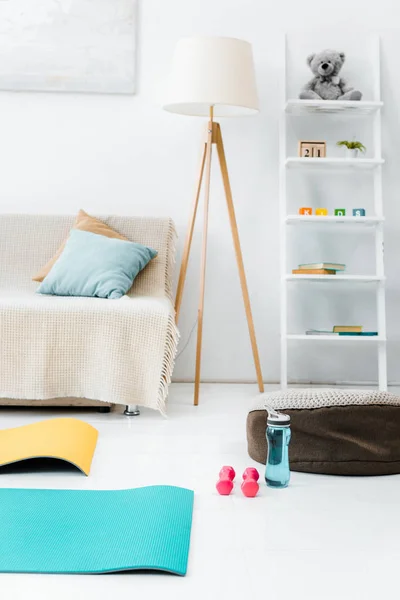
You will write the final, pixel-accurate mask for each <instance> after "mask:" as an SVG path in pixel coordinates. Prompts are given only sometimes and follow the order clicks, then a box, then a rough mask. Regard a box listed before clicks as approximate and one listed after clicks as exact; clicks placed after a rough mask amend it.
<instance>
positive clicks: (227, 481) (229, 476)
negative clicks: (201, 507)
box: [215, 466, 236, 496]
mask: <svg viewBox="0 0 400 600" xmlns="http://www.w3.org/2000/svg"><path fill="white" fill-rule="evenodd" d="M235 476H236V473H235V469H234V468H233V467H229V466H224V467H222V469H221V470H220V472H219V480H218V481H217V485H216V486H215V487H216V488H217V491H218V493H219V494H221V496H229V494H230V493H231V491H232V489H233V483H232V482H233V480H234V479H235Z"/></svg>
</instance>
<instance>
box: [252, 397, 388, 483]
mask: <svg viewBox="0 0 400 600" xmlns="http://www.w3.org/2000/svg"><path fill="white" fill-rule="evenodd" d="M265 404H269V405H270V406H271V407H273V408H276V409H277V410H281V411H283V412H285V413H286V414H288V415H290V417H291V429H292V439H291V442H290V446H289V459H290V469H291V470H292V471H303V472H307V473H326V474H330V475H390V474H394V473H400V396H396V395H394V394H391V393H389V392H374V391H364V390H362V391H361V390H343V389H338V390H335V389H314V390H310V389H292V390H286V391H279V392H272V393H269V394H265V395H263V396H262V397H261V399H260V400H258V401H257V403H256V404H255V405H254V407H253V408H252V409H251V410H250V412H249V415H248V417H247V443H248V452H249V455H250V456H251V458H253V459H254V460H256V461H257V462H260V463H264V464H265V462H266V459H267V441H266V437H265V430H266V427H267V412H266V410H265Z"/></svg>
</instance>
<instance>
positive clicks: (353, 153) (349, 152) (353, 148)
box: [336, 140, 366, 158]
mask: <svg viewBox="0 0 400 600" xmlns="http://www.w3.org/2000/svg"><path fill="white" fill-rule="evenodd" d="M336 146H340V147H342V146H344V147H345V148H346V158H357V156H358V153H359V152H365V151H366V147H365V146H364V144H362V143H361V142H356V141H353V142H348V141H347V140H342V141H340V142H336Z"/></svg>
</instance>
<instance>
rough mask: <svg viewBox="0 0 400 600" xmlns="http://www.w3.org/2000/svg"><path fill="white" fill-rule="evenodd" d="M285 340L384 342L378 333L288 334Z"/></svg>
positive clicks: (384, 339) (383, 338)
mask: <svg viewBox="0 0 400 600" xmlns="http://www.w3.org/2000/svg"><path fill="white" fill-rule="evenodd" d="M286 339H287V340H305V341H307V342H312V341H318V342H346V343H347V342H362V343H368V342H369V343H372V342H386V338H385V337H383V336H380V335H306V334H288V335H287V336H286Z"/></svg>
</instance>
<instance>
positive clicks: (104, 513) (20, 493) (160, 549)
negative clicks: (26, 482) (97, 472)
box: [0, 485, 193, 575]
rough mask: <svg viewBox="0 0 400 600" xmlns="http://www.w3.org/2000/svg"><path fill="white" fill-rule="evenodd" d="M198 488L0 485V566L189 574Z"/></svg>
mask: <svg viewBox="0 0 400 600" xmlns="http://www.w3.org/2000/svg"><path fill="white" fill-rule="evenodd" d="M192 512H193V492H192V491H191V490H187V489H185V488H179V487H171V486H162V485H160V486H151V487H143V488H136V489H130V490H116V491H115V490H101V491H96V490H89V491H86V490H85V491H80V490H79V491H75V490H42V489H40V490H38V489H7V488H5V489H0V572H3V573H80V574H84V573H108V572H113V571H128V570H138V569H146V570H159V571H168V572H170V573H175V574H177V575H185V574H186V569H187V561H188V554H189V544H190V530H191V526H192Z"/></svg>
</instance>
